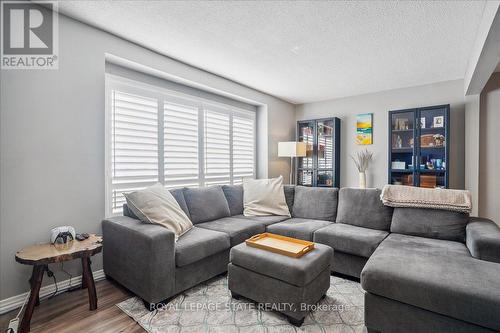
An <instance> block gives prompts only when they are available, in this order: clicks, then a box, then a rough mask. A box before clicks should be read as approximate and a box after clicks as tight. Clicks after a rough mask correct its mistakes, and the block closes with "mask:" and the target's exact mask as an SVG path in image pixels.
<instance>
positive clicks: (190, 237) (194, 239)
mask: <svg viewBox="0 0 500 333" xmlns="http://www.w3.org/2000/svg"><path fill="white" fill-rule="evenodd" d="M229 247H230V242H229V236H228V235H227V234H225V233H223V232H218V231H213V230H209V229H203V228H197V227H193V228H191V230H189V231H188V232H186V233H185V234H184V235H182V237H180V238H179V240H178V241H177V243H176V244H175V265H176V266H177V267H183V266H186V265H189V264H191V263H193V262H197V261H199V260H201V259H203V258H206V257H209V256H211V255H214V254H216V253H219V252H222V251H224V250H227V249H229Z"/></svg>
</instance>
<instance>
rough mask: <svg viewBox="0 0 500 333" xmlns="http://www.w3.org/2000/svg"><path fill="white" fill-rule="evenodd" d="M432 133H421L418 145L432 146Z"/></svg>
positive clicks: (433, 141)
mask: <svg viewBox="0 0 500 333" xmlns="http://www.w3.org/2000/svg"><path fill="white" fill-rule="evenodd" d="M434 144H435V140H434V134H422V135H421V136H420V147H423V148H425V147H434Z"/></svg>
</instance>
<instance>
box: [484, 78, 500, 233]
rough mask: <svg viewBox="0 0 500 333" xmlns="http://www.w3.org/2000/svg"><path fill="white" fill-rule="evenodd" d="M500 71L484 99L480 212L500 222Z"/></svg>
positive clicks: (489, 85) (485, 88) (489, 83)
mask: <svg viewBox="0 0 500 333" xmlns="http://www.w3.org/2000/svg"><path fill="white" fill-rule="evenodd" d="M499 109H500V73H494V74H493V75H492V76H491V78H490V80H489V81H488V83H487V84H486V86H485V87H484V89H483V91H482V92H481V98H480V116H479V123H480V127H479V128H480V130H479V142H480V144H479V215H480V216H482V217H487V218H490V219H492V220H493V221H495V222H496V223H497V224H498V225H500V205H499V203H500V199H499V198H500V174H499V170H500V148H499V140H498V138H499V130H498V129H499V127H500V111H499Z"/></svg>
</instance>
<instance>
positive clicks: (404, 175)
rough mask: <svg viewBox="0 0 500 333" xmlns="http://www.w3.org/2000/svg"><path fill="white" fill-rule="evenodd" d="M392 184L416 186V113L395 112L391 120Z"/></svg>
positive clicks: (390, 166)
mask: <svg viewBox="0 0 500 333" xmlns="http://www.w3.org/2000/svg"><path fill="white" fill-rule="evenodd" d="M390 127H391V129H390V130H391V140H390V149H391V154H390V156H391V159H390V161H389V163H390V165H389V168H390V171H389V173H390V183H391V184H394V185H409V186H416V185H417V183H416V178H415V169H416V167H415V166H414V165H413V164H414V160H415V158H414V156H415V142H414V132H415V130H416V128H415V112H414V111H407V112H394V113H392V114H391V119H390Z"/></svg>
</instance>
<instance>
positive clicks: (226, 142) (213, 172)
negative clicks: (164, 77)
mask: <svg viewBox="0 0 500 333" xmlns="http://www.w3.org/2000/svg"><path fill="white" fill-rule="evenodd" d="M204 115H205V117H204V118H205V119H204V123H205V127H204V134H205V138H204V144H205V147H204V148H205V152H204V153H205V154H204V156H205V185H207V186H208V185H215V184H219V185H222V184H230V183H231V174H230V171H231V165H230V163H231V149H230V126H229V124H230V123H229V119H230V115H229V113H224V112H218V111H212V110H211V109H206V110H205V112H204Z"/></svg>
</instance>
